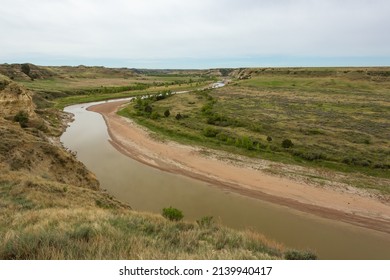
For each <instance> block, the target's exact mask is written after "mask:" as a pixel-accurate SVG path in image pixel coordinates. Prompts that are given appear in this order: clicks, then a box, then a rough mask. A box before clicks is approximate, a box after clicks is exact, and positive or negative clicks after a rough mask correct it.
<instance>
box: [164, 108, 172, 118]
mask: <svg viewBox="0 0 390 280" xmlns="http://www.w3.org/2000/svg"><path fill="white" fill-rule="evenodd" d="M170 115H171V112H170V111H169V109H166V110H165V112H164V116H165V117H166V118H168V117H169V116H170Z"/></svg>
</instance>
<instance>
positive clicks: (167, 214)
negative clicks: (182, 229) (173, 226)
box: [162, 206, 184, 221]
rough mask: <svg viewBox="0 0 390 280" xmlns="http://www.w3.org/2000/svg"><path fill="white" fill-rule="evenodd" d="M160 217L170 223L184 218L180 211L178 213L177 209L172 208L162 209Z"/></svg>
mask: <svg viewBox="0 0 390 280" xmlns="http://www.w3.org/2000/svg"><path fill="white" fill-rule="evenodd" d="M162 215H163V217H164V218H166V219H168V220H170V221H180V220H181V219H183V217H184V216H183V212H182V211H180V210H179V209H176V208H173V207H172V206H171V207H168V208H164V209H163V210H162Z"/></svg>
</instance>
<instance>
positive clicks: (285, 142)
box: [282, 139, 294, 149]
mask: <svg viewBox="0 0 390 280" xmlns="http://www.w3.org/2000/svg"><path fill="white" fill-rule="evenodd" d="M292 146H294V144H293V142H292V141H291V140H290V139H284V140H283V142H282V147H283V148H285V149H288V148H291V147H292Z"/></svg>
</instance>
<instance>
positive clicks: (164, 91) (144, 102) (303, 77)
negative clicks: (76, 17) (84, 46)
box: [0, 64, 390, 259]
mask: <svg viewBox="0 0 390 280" xmlns="http://www.w3.org/2000/svg"><path fill="white" fill-rule="evenodd" d="M217 81H223V82H224V83H225V84H226V85H225V86H224V87H221V88H216V89H212V88H211V85H212V84H213V83H215V82H217ZM182 91H188V93H185V94H170V93H172V92H182ZM389 92H390V69H388V68H327V69H325V68H259V69H211V70H145V69H127V68H116V69H111V68H104V67H86V66H78V67H68V66H62V67H43V66H36V65H33V64H3V65H0V170H1V172H0V193H1V200H0V206H1V207H0V211H1V212H0V237H1V238H0V240H1V242H0V259H284V258H287V259H292V258H300V259H310V258H316V256H315V254H313V253H312V252H307V251H299V250H295V249H292V248H286V247H285V246H284V245H283V244H279V243H277V242H274V241H272V240H270V239H267V238H265V237H264V236H262V235H261V234H260V233H257V232H253V231H248V230H245V231H237V230H232V229H229V228H226V227H224V226H222V225H220V224H218V223H216V222H213V220H212V219H211V220H210V219H208V218H207V217H203V218H202V217H199V220H198V221H197V222H190V221H170V220H168V219H165V218H163V217H162V216H161V215H157V214H152V213H144V212H138V211H135V210H132V209H131V205H127V204H126V203H124V202H123V201H120V200H118V198H115V197H112V196H111V195H110V194H109V193H108V192H106V191H104V190H102V188H101V187H100V185H99V182H98V181H97V179H96V177H95V175H94V174H92V173H91V172H90V171H89V170H88V169H87V168H86V167H85V166H84V165H83V164H82V163H81V162H79V161H78V160H77V158H76V155H75V153H73V152H72V151H68V150H66V149H65V148H64V147H63V146H62V144H61V143H60V141H59V137H60V136H61V134H62V133H63V131H64V130H65V129H66V127H67V125H68V123H69V122H70V121H71V120H72V116H70V115H68V114H66V113H64V112H63V111H62V109H63V108H64V107H65V106H67V105H71V104H78V103H83V102H90V101H98V100H107V99H114V98H122V97H130V96H145V95H150V96H155V97H150V98H148V99H141V98H138V99H136V100H135V101H133V102H131V103H128V104H127V103H123V102H122V103H121V104H118V103H107V104H106V103H104V104H102V105H99V106H95V107H93V108H91V110H94V111H96V112H99V113H101V114H102V115H103V116H104V117H105V120H106V123H107V125H108V128H109V132H110V135H111V138H112V142H113V145H114V146H115V147H116V148H117V149H118V150H120V151H121V152H122V153H124V154H126V155H129V156H130V157H132V158H134V159H137V160H138V161H141V162H143V163H146V164H148V165H152V166H154V167H156V168H159V169H163V170H166V171H170V172H173V173H178V174H183V175H185V176H189V177H193V178H197V179H200V180H203V181H206V182H210V183H212V184H214V185H215V186H216V187H218V186H220V187H227V188H228V189H229V190H230V191H233V192H237V193H240V194H243V195H246V196H250V197H254V198H258V199H264V200H268V201H271V202H273V203H276V204H281V205H284V206H288V207H292V208H295V209H298V210H300V211H303V212H310V213H314V214H316V215H319V216H322V217H326V218H330V219H334V220H341V221H344V222H347V223H351V224H354V225H358V226H361V227H365V228H369V229H373V230H376V231H378V232H381V233H382V234H383V233H385V234H389V233H390V205H389V201H390V174H389V173H390V172H389V168H390V148H389V147H390V143H389V142H390V134H389V133H390V124H389V123H390V121H389V120H390V101H389V100H390V98H389V97H390V96H389ZM119 105H121V106H119ZM117 110H120V111H119V113H118V114H117ZM128 118H130V119H128ZM186 159H188V160H186ZM202 168H203V169H204V168H206V169H207V170H203V169H202ZM213 172H214V173H213ZM210 173H211V174H210ZM242 174H245V176H243V175H242ZM259 180H260V181H261V180H263V181H262V184H260V185H261V186H259V184H257V183H256V182H258V181H259ZM286 186H289V187H286ZM168 206H169V205H167V207H168ZM173 206H174V205H173Z"/></svg>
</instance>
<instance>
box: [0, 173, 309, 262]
mask: <svg viewBox="0 0 390 280" xmlns="http://www.w3.org/2000/svg"><path fill="white" fill-rule="evenodd" d="M18 175H20V176H19V178H21V179H20V180H18V181H12V182H11V181H7V178H6V177H7V176H10V174H8V175H6V176H2V178H0V195H1V197H2V200H1V205H0V206H1V207H0V209H1V212H0V240H1V241H0V259H281V258H283V257H285V256H286V252H285V250H284V248H283V246H282V245H280V244H277V243H275V242H272V241H269V240H267V239H266V238H264V237H263V236H262V235H260V234H258V233H253V232H238V231H235V230H231V229H228V228H224V227H222V226H220V225H217V224H214V223H199V224H196V223H190V222H172V221H168V220H166V219H164V218H163V217H162V216H159V215H154V214H148V213H138V212H135V211H132V210H131V209H129V208H128V207H126V206H124V205H123V204H120V203H119V202H117V201H115V200H113V199H112V198H111V197H110V196H108V195H107V194H105V193H103V192H101V191H96V190H90V189H85V188H80V187H74V186H70V185H65V184H60V183H57V182H50V181H43V180H37V181H35V180H34V178H32V177H29V176H28V175H23V174H18ZM288 254H290V255H291V251H290V252H288ZM300 254H301V253H300ZM300 256H301V258H303V257H304V256H305V254H304V253H303V254H301V255H300Z"/></svg>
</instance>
